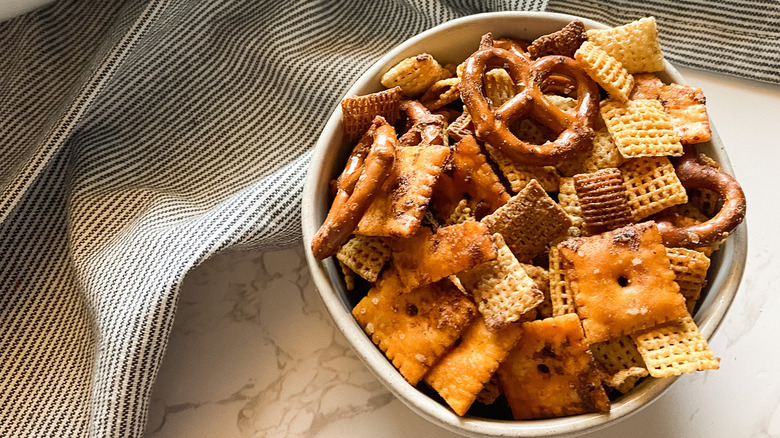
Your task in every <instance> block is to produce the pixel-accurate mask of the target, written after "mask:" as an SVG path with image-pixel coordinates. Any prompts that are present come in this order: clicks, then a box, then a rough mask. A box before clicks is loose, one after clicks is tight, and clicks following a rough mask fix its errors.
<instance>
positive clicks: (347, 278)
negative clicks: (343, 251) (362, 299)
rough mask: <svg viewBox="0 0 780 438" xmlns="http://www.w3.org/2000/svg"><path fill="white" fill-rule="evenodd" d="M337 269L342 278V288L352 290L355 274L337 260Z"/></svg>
mask: <svg viewBox="0 0 780 438" xmlns="http://www.w3.org/2000/svg"><path fill="white" fill-rule="evenodd" d="M339 267H340V268H341V274H342V275H343V276H344V287H346V288H347V290H354V289H355V272H353V271H352V269H349V266H347V265H345V264H344V263H342V262H341V260H339Z"/></svg>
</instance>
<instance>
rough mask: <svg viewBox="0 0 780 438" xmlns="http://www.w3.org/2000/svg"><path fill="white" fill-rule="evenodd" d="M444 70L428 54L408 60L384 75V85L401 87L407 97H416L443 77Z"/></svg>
mask: <svg viewBox="0 0 780 438" xmlns="http://www.w3.org/2000/svg"><path fill="white" fill-rule="evenodd" d="M442 70H444V68H443V67H442V66H441V65H439V63H438V62H436V60H435V59H433V56H431V55H429V54H427V53H421V54H419V55H417V56H413V57H411V58H406V59H404V60H403V61H401V62H399V63H398V64H396V65H395V66H393V68H391V69H390V70H388V71H387V73H385V74H384V75H382V79H381V81H380V82H382V85H384V86H385V87H387V88H393V87H400V88H401V91H402V92H403V94H404V95H405V96H416V95H418V94H421V93H422V92H423V91H425V90H427V89H428V87H430V86H431V85H433V84H434V83H435V82H436V81H438V80H439V78H441V76H442V73H443V72H442Z"/></svg>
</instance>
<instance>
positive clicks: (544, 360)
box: [498, 314, 610, 420]
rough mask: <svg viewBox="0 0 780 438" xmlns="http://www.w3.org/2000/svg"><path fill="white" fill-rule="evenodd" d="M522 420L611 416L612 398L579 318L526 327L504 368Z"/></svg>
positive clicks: (508, 392) (516, 412) (516, 413)
mask: <svg viewBox="0 0 780 438" xmlns="http://www.w3.org/2000/svg"><path fill="white" fill-rule="evenodd" d="M498 376H499V379H500V381H501V386H502V388H503V389H504V394H505V395H506V398H507V400H508V401H509V406H510V407H511V409H512V415H513V417H514V418H515V419H516V420H527V419H533V418H552V417H561V416H566V415H577V414H584V413H588V412H608V411H609V405H610V403H609V398H607V394H606V393H605V392H604V388H603V387H602V386H601V379H600V377H599V372H598V369H597V367H596V364H595V361H594V359H593V356H592V355H591V352H590V350H589V349H588V344H587V342H585V337H584V336H583V332H582V327H581V326H580V321H579V319H577V315H574V314H567V315H563V316H558V317H555V318H547V319H542V320H537V321H530V322H525V323H523V325H522V334H521V340H520V341H519V342H518V343H517V345H516V346H515V348H514V349H512V351H511V352H510V353H509V355H508V356H507V358H506V359H505V360H504V362H503V363H502V364H501V365H500V366H499V368H498Z"/></svg>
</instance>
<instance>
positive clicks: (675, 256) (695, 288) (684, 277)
mask: <svg viewBox="0 0 780 438" xmlns="http://www.w3.org/2000/svg"><path fill="white" fill-rule="evenodd" d="M666 255H667V256H668V257H669V261H670V262H671V263H672V271H674V281H676V282H677V284H679V285H680V293H681V294H682V295H683V296H684V297H685V305H686V307H687V308H688V313H690V314H693V309H694V307H696V301H698V300H699V295H700V294H701V289H702V288H703V287H704V285H705V284H706V283H707V270H708V269H709V268H710V258H709V257H707V256H706V255H704V254H703V253H701V252H699V251H696V250H693V249H687V248H667V249H666Z"/></svg>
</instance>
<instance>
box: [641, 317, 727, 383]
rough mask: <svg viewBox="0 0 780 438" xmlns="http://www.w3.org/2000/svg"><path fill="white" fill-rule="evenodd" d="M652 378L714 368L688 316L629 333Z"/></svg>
mask: <svg viewBox="0 0 780 438" xmlns="http://www.w3.org/2000/svg"><path fill="white" fill-rule="evenodd" d="M631 337H632V338H633V339H634V342H636V347H637V350H638V351H639V354H641V355H642V358H643V359H644V361H645V364H646V365H647V370H648V371H649V372H650V375H651V376H653V377H671V376H679V375H680V374H683V373H692V372H694V371H703V370H716V369H718V368H720V359H718V358H716V357H715V355H714V354H713V352H712V350H710V347H709V346H708V345H707V340H706V339H704V336H702V335H701V333H699V328H698V327H697V326H696V323H694V322H693V318H691V317H690V315H686V316H685V317H684V318H682V319H680V320H677V321H670V322H668V323H666V324H662V325H660V326H657V327H653V328H651V329H649V330H644V331H642V332H639V333H635V334H633V335H631Z"/></svg>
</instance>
